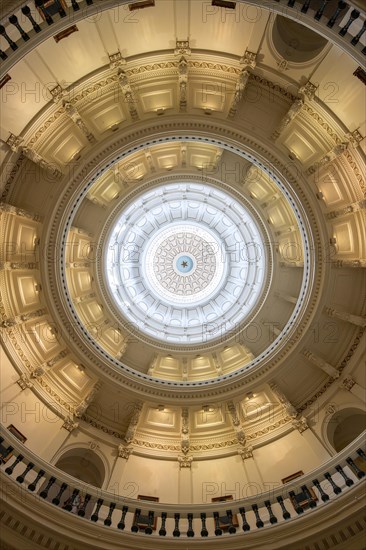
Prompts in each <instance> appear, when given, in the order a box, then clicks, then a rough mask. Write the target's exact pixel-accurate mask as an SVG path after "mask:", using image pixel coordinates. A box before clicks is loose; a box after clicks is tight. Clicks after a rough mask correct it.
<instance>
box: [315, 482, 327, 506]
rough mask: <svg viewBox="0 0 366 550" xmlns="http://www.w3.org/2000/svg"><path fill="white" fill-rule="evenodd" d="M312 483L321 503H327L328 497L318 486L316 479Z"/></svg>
mask: <svg viewBox="0 0 366 550" xmlns="http://www.w3.org/2000/svg"><path fill="white" fill-rule="evenodd" d="M313 483H314V485H315V487H316V488H317V489H318V491H319V493H320V498H321V499H322V501H323V502H327V501H328V500H329V495H327V493H326V492H325V491H324V489H323V487H322V486H321V485H320V483H319V481H318V480H317V479H313Z"/></svg>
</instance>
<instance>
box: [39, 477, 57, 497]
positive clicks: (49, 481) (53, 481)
mask: <svg viewBox="0 0 366 550" xmlns="http://www.w3.org/2000/svg"><path fill="white" fill-rule="evenodd" d="M55 481H56V478H55V477H50V479H49V480H48V483H47V485H46V487H45V488H44V489H43V491H41V492H40V493H39V496H40V497H42V498H47V495H48V491H49V490H50V489H51V487H52V485H53V484H54V483H55Z"/></svg>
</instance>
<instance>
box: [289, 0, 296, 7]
mask: <svg viewBox="0 0 366 550" xmlns="http://www.w3.org/2000/svg"><path fill="white" fill-rule="evenodd" d="M295 1H296V0H288V2H287V5H288V7H289V8H293V7H294V5H295Z"/></svg>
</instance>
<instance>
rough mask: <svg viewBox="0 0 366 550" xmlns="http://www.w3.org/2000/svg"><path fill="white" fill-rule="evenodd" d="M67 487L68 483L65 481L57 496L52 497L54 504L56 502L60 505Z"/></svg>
mask: <svg viewBox="0 0 366 550" xmlns="http://www.w3.org/2000/svg"><path fill="white" fill-rule="evenodd" d="M66 488H67V483H63V484H62V485H61V487H60V490H59V492H58V493H57V495H56V496H55V498H53V499H52V504H55V505H56V506H58V505H59V504H60V500H61V497H62V493H64V492H65V491H66Z"/></svg>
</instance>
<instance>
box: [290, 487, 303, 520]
mask: <svg viewBox="0 0 366 550" xmlns="http://www.w3.org/2000/svg"><path fill="white" fill-rule="evenodd" d="M289 496H290V498H291V502H292V506H293V507H294V508H295V512H296V513H297V514H299V515H300V514H303V513H304V510H303V508H302V507H301V506H300V504H299V503H298V502H297V500H296V495H295V492H294V491H290V492H289Z"/></svg>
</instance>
